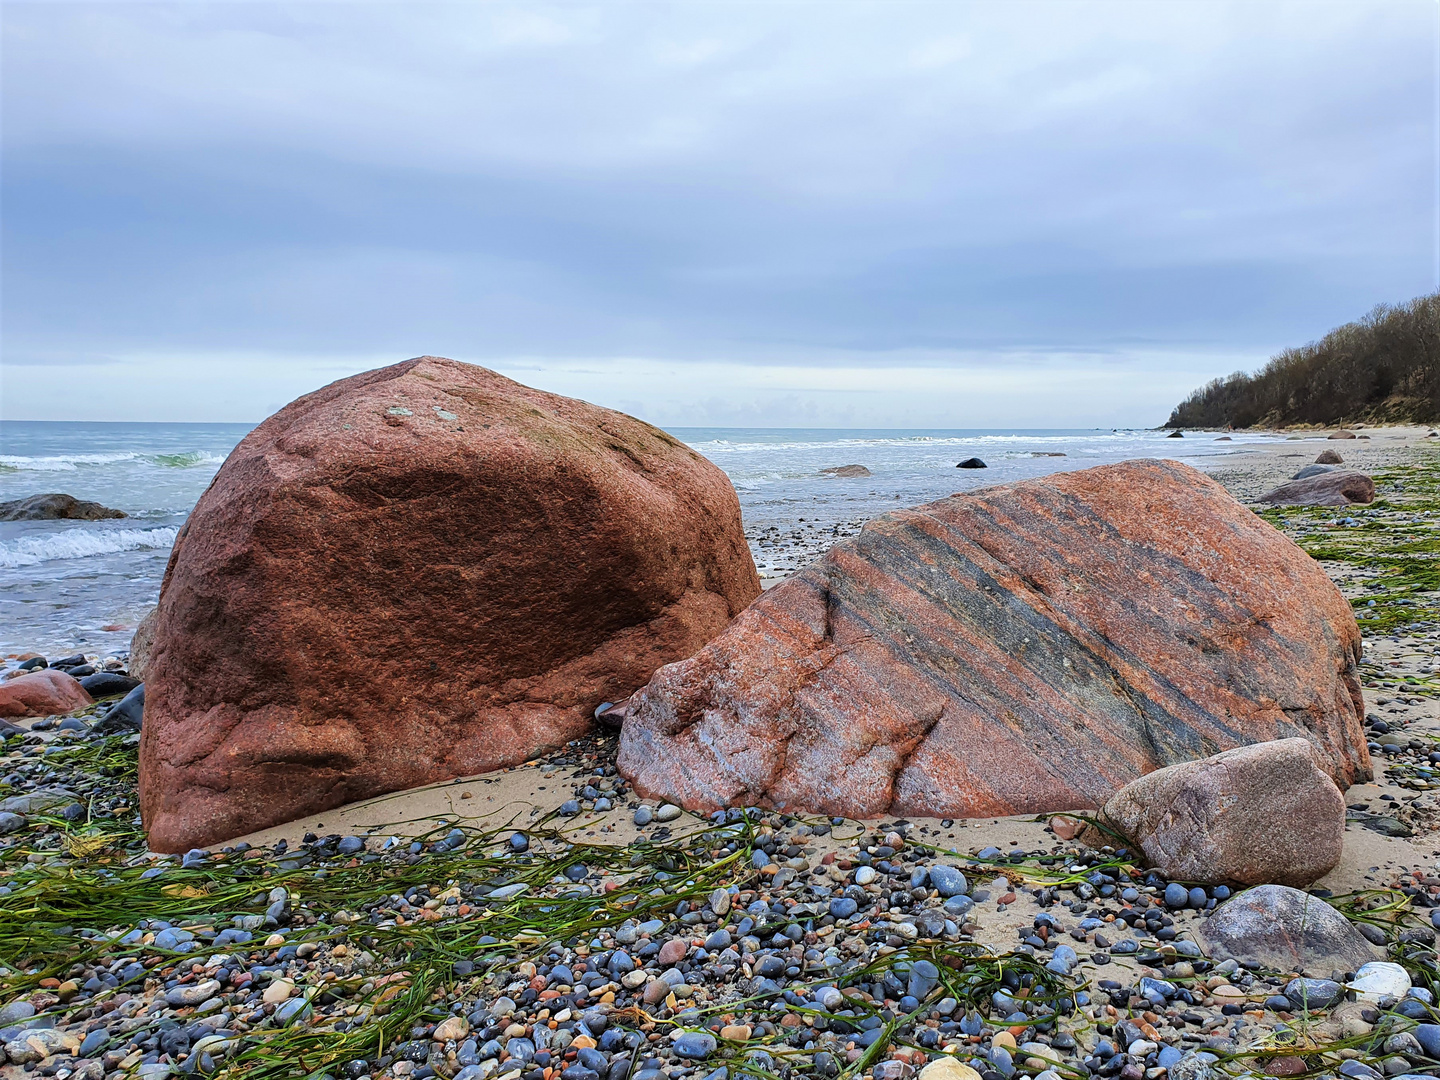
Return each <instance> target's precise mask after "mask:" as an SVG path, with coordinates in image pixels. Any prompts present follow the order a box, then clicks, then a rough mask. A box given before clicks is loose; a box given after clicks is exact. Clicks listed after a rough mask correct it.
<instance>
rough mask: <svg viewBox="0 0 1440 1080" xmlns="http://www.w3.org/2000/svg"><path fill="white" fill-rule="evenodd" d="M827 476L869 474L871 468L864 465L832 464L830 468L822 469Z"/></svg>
mask: <svg viewBox="0 0 1440 1080" xmlns="http://www.w3.org/2000/svg"><path fill="white" fill-rule="evenodd" d="M820 471H821V472H822V473H824V474H825V475H826V476H869V475H870V470H869V469H867V468H866V467H865V466H864V465H832V466H831V467H830V468H828V469H821V470H820Z"/></svg>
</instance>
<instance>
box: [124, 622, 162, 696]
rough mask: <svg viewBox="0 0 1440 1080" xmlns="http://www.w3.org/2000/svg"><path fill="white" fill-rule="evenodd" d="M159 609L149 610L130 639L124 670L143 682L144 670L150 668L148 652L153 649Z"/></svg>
mask: <svg viewBox="0 0 1440 1080" xmlns="http://www.w3.org/2000/svg"><path fill="white" fill-rule="evenodd" d="M158 610H159V608H151V609H150V610H149V611H147V612H146V613H145V617H144V618H143V619H141V620H140V625H139V626H137V627H135V636H134V637H132V638H131V639H130V659H129V660H127V661H126V662H125V670H126V671H128V672H129V673H130V674H131V676H132V677H134V678H136V679H139V680H140V681H141V682H144V681H145V669H146V668H148V667H149V666H150V650H151V649H152V648H154V647H155V613H156V612H157V611H158Z"/></svg>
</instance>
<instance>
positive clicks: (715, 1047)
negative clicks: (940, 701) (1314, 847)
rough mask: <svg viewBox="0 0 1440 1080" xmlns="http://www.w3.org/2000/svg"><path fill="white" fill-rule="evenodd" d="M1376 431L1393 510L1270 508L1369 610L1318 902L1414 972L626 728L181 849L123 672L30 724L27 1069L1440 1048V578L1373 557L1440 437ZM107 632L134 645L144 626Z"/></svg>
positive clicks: (1105, 867) (608, 1068)
mask: <svg viewBox="0 0 1440 1080" xmlns="http://www.w3.org/2000/svg"><path fill="white" fill-rule="evenodd" d="M1351 446H1352V447H1353V446H1354V444H1353V443H1352V444H1351ZM1305 448H1306V449H1308V450H1309V451H1311V456H1313V445H1312V444H1310V443H1306V444H1305ZM1386 453H1387V455H1388V456H1387V458H1386V460H1385V461H1378V462H1376V466H1378V467H1377V468H1376V471H1375V476H1376V482H1377V486H1378V487H1379V488H1380V490H1381V499H1380V501H1378V502H1377V503H1376V504H1374V505H1373V506H1372V507H1368V508H1351V509H1349V510H1346V511H1343V512H1337V511H1334V510H1306V511H1281V512H1271V515H1272V520H1275V521H1276V522H1277V523H1278V524H1279V525H1280V526H1281V527H1282V528H1284V529H1286V531H1287V532H1289V533H1290V534H1291V535H1292V536H1294V537H1295V538H1296V539H1297V540H1299V541H1300V542H1301V543H1302V544H1303V545H1305V546H1307V548H1313V549H1314V550H1313V551H1312V553H1314V554H1317V555H1319V556H1322V557H1325V565H1326V567H1327V569H1329V570H1330V571H1331V572H1332V576H1334V577H1335V578H1336V579H1337V581H1339V582H1340V583H1341V584H1342V588H1343V589H1344V591H1345V592H1346V594H1347V596H1349V597H1350V598H1351V599H1352V603H1354V604H1355V605H1356V607H1357V611H1358V612H1359V613H1360V615H1361V616H1362V618H1361V620H1360V625H1361V626H1362V629H1364V630H1365V632H1366V650H1367V655H1366V663H1365V667H1364V668H1363V671H1362V674H1363V676H1364V678H1365V685H1366V690H1365V692H1366V704H1367V725H1368V734H1369V736H1370V748H1371V751H1372V754H1374V756H1375V765H1376V773H1377V775H1376V779H1375V781H1374V782H1373V783H1367V784H1362V785H1357V786H1355V787H1353V788H1351V789H1350V791H1349V792H1347V793H1346V803H1347V805H1348V806H1349V808H1350V809H1349V812H1348V817H1349V825H1348V827H1347V832H1346V856H1345V860H1344V862H1343V863H1342V865H1341V866H1340V867H1339V868H1338V869H1337V870H1336V871H1334V872H1333V873H1332V874H1331V875H1330V877H1328V878H1326V879H1325V880H1323V881H1322V882H1320V883H1319V885H1318V886H1317V888H1316V889H1315V890H1314V895H1315V897H1316V898H1318V899H1320V900H1322V901H1328V902H1329V903H1331V904H1333V905H1334V906H1335V907H1336V908H1337V909H1338V910H1339V911H1340V912H1342V913H1343V914H1344V915H1346V916H1347V917H1349V918H1350V919H1351V920H1352V921H1354V923H1355V925H1356V926H1357V928H1358V929H1359V931H1360V933H1361V934H1362V935H1363V936H1364V937H1365V939H1366V940H1368V941H1369V942H1371V943H1372V944H1373V945H1374V946H1375V947H1376V956H1377V958H1378V957H1379V956H1381V955H1382V954H1383V955H1384V956H1385V957H1387V959H1388V960H1389V961H1391V962H1393V963H1394V964H1395V965H1398V966H1394V967H1389V966H1384V965H1380V966H1376V967H1374V968H1373V970H1369V971H1366V970H1361V971H1360V972H1359V979H1358V981H1357V973H1356V971H1353V970H1340V969H1335V970H1330V971H1322V972H1310V973H1309V975H1310V977H1309V978H1308V979H1298V978H1296V977H1295V973H1293V972H1252V971H1249V970H1247V969H1245V968H1244V967H1241V966H1240V965H1238V964H1237V963H1236V962H1235V961H1233V960H1227V961H1223V962H1220V961H1216V960H1212V959H1210V958H1207V957H1206V956H1205V955H1204V950H1203V949H1202V948H1201V947H1200V945H1199V944H1198V943H1197V934H1196V931H1197V928H1198V927H1199V926H1200V925H1201V923H1202V922H1203V920H1205V919H1206V918H1207V917H1208V916H1209V913H1210V912H1212V911H1213V910H1214V909H1215V908H1216V907H1217V906H1218V905H1219V904H1221V903H1223V902H1224V901H1225V900H1226V899H1227V898H1228V897H1229V890H1227V889H1226V888H1225V887H1223V886H1218V887H1202V886H1197V885H1194V884H1192V883H1189V882H1175V881H1167V880H1165V879H1164V878H1163V877H1161V876H1159V875H1158V874H1156V873H1153V872H1150V871H1149V870H1148V869H1147V868H1146V867H1145V866H1144V865H1142V863H1141V862H1140V861H1138V860H1137V859H1136V857H1135V855H1134V853H1132V852H1130V851H1128V850H1126V849H1123V848H1121V849H1119V850H1117V849H1115V848H1102V849H1099V850H1091V849H1088V848H1083V847H1080V846H1078V845H1076V844H1074V843H1072V842H1068V841H1064V840H1062V839H1061V838H1060V837H1059V836H1057V834H1056V833H1055V831H1054V830H1053V828H1052V827H1051V826H1050V824H1049V823H1048V822H1047V821H1045V820H1043V819H996V820H985V821H970V822H965V821H951V820H911V821H905V820H895V819H885V820H881V821H869V822H854V821H847V820H843V819H823V818H813V817H808V816H789V815H785V814H781V813H776V812H762V811H746V810H744V809H741V808H735V809H732V810H731V811H729V812H722V813H721V814H718V815H716V816H715V817H713V818H697V817H695V816H693V815H690V814H686V813H682V812H681V811H680V810H679V809H678V808H677V807H673V806H667V805H662V804H657V803H655V802H647V801H643V800H640V799H637V798H636V797H635V796H634V794H633V793H632V792H631V791H630V790H629V789H628V786H627V784H626V782H625V781H624V780H623V779H622V778H620V777H619V776H618V775H617V774H616V770H615V764H614V761H615V752H616V738H615V735H614V734H613V732H601V733H598V734H597V735H595V736H594V737H592V738H587V739H584V740H581V741H578V742H575V743H572V744H570V745H569V746H567V747H565V748H564V749H563V750H562V751H560V752H557V753H555V754H551V755H549V756H547V757H546V758H543V759H539V760H536V761H533V762H527V763H525V764H524V765H522V766H518V767H516V768H514V769H510V770H506V771H505V772H504V773H500V774H493V775H489V776H485V777H476V778H466V779H464V780H462V781H455V782H453V783H447V784H443V785H435V786H433V787H432V788H430V789H426V791H425V792H421V793H415V794H414V795H413V796H401V797H394V796H392V797H387V798H385V799H381V800H375V801H374V802H373V803H371V804H367V805H362V806H359V807H353V808H351V807H347V808H342V809H337V810H335V811H331V812H328V813H324V814H320V815H315V816H313V817H311V818H308V819H304V820H302V821H299V822H296V823H293V824H292V825H289V826H281V827H278V828H276V829H271V830H267V831H266V832H265V833H263V834H255V835H253V836H251V837H248V838H246V839H245V840H242V841H238V842H235V843H232V844H229V845H226V846H224V847H221V848H215V849H211V850H208V851H199V850H197V851H192V852H190V853H189V854H187V855H184V856H173V857H172V856H154V855H152V854H150V853H149V852H148V851H147V849H146V847H145V843H144V836H143V833H142V832H141V830H140V827H139V821H138V816H137V814H138V811H137V797H136V746H137V743H138V736H136V735H134V734H133V733H129V732H125V731H120V732H119V733H117V734H111V735H101V734H98V733H97V731H95V730H92V725H93V724H95V722H96V720H97V717H98V716H100V715H101V714H104V713H105V712H106V711H107V710H108V708H109V707H110V706H111V705H112V704H113V703H114V702H115V701H117V700H118V698H117V697H110V698H107V699H105V700H102V702H101V703H100V704H99V705H97V706H91V707H89V708H87V709H84V710H80V711H79V712H78V713H77V714H76V715H74V716H72V717H68V718H51V719H47V720H40V721H35V722H31V721H22V722H21V723H20V725H19V727H20V728H21V730H18V731H15V732H13V733H11V734H9V735H8V736H6V737H5V739H4V745H3V760H0V831H3V833H4V835H3V836H0V964H3V965H4V969H3V973H0V978H3V991H0V1049H3V1054H4V1059H3V1066H0V1068H3V1071H4V1074H5V1075H15V1076H28V1075H38V1076H55V1077H62V1078H63V1077H71V1076H77V1077H89V1078H100V1077H114V1078H119V1077H129V1076H144V1077H159V1076H166V1075H172V1074H197V1073H198V1074H211V1073H220V1074H224V1075H231V1076H246V1077H250V1076H255V1077H261V1076H264V1077H270V1076H317V1077H318V1076H331V1077H337V1078H338V1077H349V1078H352V1080H360V1078H363V1077H372V1078H377V1080H378V1078H380V1077H401V1076H410V1077H415V1078H418V1080H423V1078H425V1077H430V1076H440V1077H445V1078H447V1080H448V1078H455V1077H459V1078H462V1080H479V1078H482V1077H511V1078H516V1080H555V1078H557V1077H559V1078H561V1080H600V1078H602V1077H603V1078H605V1080H662V1078H665V1077H676V1078H683V1077H695V1078H704V1080H721V1078H723V1077H726V1076H730V1075H742V1074H743V1075H750V1076H754V1077H757V1078H764V1080H773V1078H776V1077H804V1076H814V1077H825V1078H829V1077H846V1078H851V1077H854V1078H861V1077H873V1078H875V1080H908V1078H909V1077H911V1076H913V1075H916V1074H917V1073H919V1074H923V1076H924V1077H925V1080H977V1077H978V1078H982V1080H1010V1078H1012V1077H1015V1076H1019V1075H1039V1076H1041V1077H1042V1078H1043V1080H1080V1078H1082V1077H1087V1076H1102V1077H1120V1078H1122V1080H1159V1078H1161V1077H1166V1078H1168V1080H1210V1078H1213V1077H1219V1076H1221V1075H1236V1076H1240V1075H1256V1076H1259V1075H1266V1076H1298V1075H1324V1076H1345V1077H1349V1078H1351V1080H1378V1078H1379V1077H1382V1076H1405V1075H1410V1074H1416V1073H1423V1074H1427V1075H1433V1074H1435V1072H1436V1071H1437V1070H1440V1012H1437V1011H1436V1010H1435V1009H1434V1008H1433V1006H1434V996H1433V995H1434V994H1435V993H1436V991H1437V989H1440V970H1437V965H1436V950H1435V929H1434V926H1435V925H1436V924H1434V923H1432V921H1431V915H1432V912H1440V864H1437V855H1440V852H1437V849H1436V847H1435V843H1434V841H1435V837H1436V831H1435V830H1436V828H1437V826H1440V801H1437V800H1440V709H1437V707H1436V702H1437V700H1440V684H1437V683H1436V682H1435V670H1434V654H1435V641H1436V637H1437V634H1440V614H1437V611H1436V609H1435V605H1436V603H1437V601H1436V591H1437V590H1436V589H1435V588H1434V587H1433V585H1434V584H1436V583H1431V582H1429V581H1428V579H1425V578H1424V577H1423V576H1422V575H1420V574H1419V572H1418V571H1416V570H1415V569H1414V567H1413V566H1412V565H1411V562H1403V564H1402V563H1400V562H1393V561H1392V562H1390V563H1384V561H1383V559H1382V560H1380V561H1379V562H1377V561H1376V560H1377V559H1379V555H1380V554H1382V553H1383V552H1385V551H1387V550H1391V549H1394V550H1398V549H1400V548H1404V550H1405V555H1404V558H1405V559H1411V556H1412V555H1414V554H1415V552H1416V551H1417V550H1422V549H1425V545H1427V544H1431V543H1433V538H1432V537H1433V529H1434V527H1435V523H1436V521H1437V520H1440V517H1437V514H1440V507H1437V506H1436V505H1435V504H1432V501H1431V500H1432V498H1434V496H1435V494H1436V489H1437V487H1440V470H1437V469H1436V468H1435V465H1434V462H1433V460H1432V457H1431V455H1430V451H1429V449H1428V448H1409V449H1405V450H1404V451H1403V452H1402V451H1401V450H1399V449H1396V450H1395V451H1394V453H1391V452H1390V451H1389V450H1387V451H1386ZM1348 456H1350V452H1349V450H1347V457H1348ZM1291 467H1292V463H1290V462H1288V461H1285V460H1284V459H1283V458H1278V457H1277V458H1275V459H1274V460H1273V461H1271V462H1270V463H1269V464H1263V463H1262V464H1259V465H1255V466H1253V468H1254V469H1261V470H1264V469H1268V470H1269V473H1270V474H1274V473H1277V472H1280V471H1283V470H1286V469H1289V468H1291ZM1247 468H1250V467H1248V466H1247ZM1242 472H1243V475H1242V474H1241V473H1237V476H1236V477H1225V476H1222V477H1221V479H1222V480H1224V481H1225V482H1227V484H1231V485H1232V490H1236V491H1237V492H1238V493H1240V494H1241V495H1242V497H1243V496H1247V495H1253V492H1251V491H1250V490H1249V486H1254V482H1256V481H1257V476H1258V478H1259V479H1264V478H1265V475H1266V474H1256V473H1254V472H1244V471H1242ZM1247 485H1249V486H1247ZM1351 522H1356V523H1358V524H1351ZM808 524H809V523H807V525H808ZM857 524H858V523H857ZM820 532H821V530H818V529H814V530H807V529H804V528H797V529H796V530H795V531H794V533H793V535H787V534H785V533H784V532H783V531H777V532H774V533H771V532H770V531H768V530H767V531H766V534H765V535H764V536H759V535H757V536H751V537H749V539H750V540H751V543H752V547H755V548H757V549H763V550H764V551H765V552H766V553H767V554H769V555H770V556H771V557H772V558H773V559H774V562H775V567H776V570H777V571H779V570H780V569H781V566H780V564H781V562H782V561H784V562H785V563H786V565H787V566H788V565H790V564H793V565H794V566H795V567H796V568H798V566H799V565H803V562H804V561H805V559H806V558H808V557H811V555H813V553H815V552H818V551H820V550H823V549H824V547H825V546H828V544H829V543H833V537H838V536H839V535H843V532H842V531H841V530H840V527H838V526H834V525H828V526H826V527H825V529H824V530H823V532H824V534H825V535H824V536H823V537H822V536H821V535H819V533H820ZM767 541H768V543H767ZM1367 553H1368V554H1367ZM1326 556H1328V557H1326ZM1396 558H1399V556H1396ZM759 561H760V558H759V555H758V554H757V562H759ZM1412 561H1413V560H1412ZM1396 567H1401V569H1399V570H1397V569H1396ZM1407 575H1408V576H1407ZM1372 600H1374V601H1375V603H1374V604H1373V605H1372V604H1371V601H1372ZM85 660H86V662H87V663H88V664H89V665H90V666H92V667H95V668H96V669H97V670H104V669H105V668H107V667H108V668H111V669H121V670H123V664H124V660H125V657H124V656H123V655H116V656H114V657H105V656H93V657H88V656H87V657H85ZM107 661H108V663H107ZM11 663H14V660H13V659H12V661H11ZM1347 984H1348V985H1347Z"/></svg>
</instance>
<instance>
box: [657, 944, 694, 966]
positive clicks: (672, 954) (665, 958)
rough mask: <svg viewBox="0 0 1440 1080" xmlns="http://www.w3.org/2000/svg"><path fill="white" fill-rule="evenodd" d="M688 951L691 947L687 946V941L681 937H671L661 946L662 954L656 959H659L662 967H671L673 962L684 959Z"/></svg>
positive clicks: (676, 962)
mask: <svg viewBox="0 0 1440 1080" xmlns="http://www.w3.org/2000/svg"><path fill="white" fill-rule="evenodd" d="M688 951H689V949H688V948H686V945H685V942H683V941H681V940H680V939H679V938H671V939H670V940H669V941H667V942H665V944H664V945H661V946H660V954H659V955H658V956H657V957H656V959H657V960H659V962H660V965H661V966H662V967H669V966H670V965H671V964H678V963H679V962H680V961H681V960H684V959H685V954H686V953H687V952H688Z"/></svg>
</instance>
